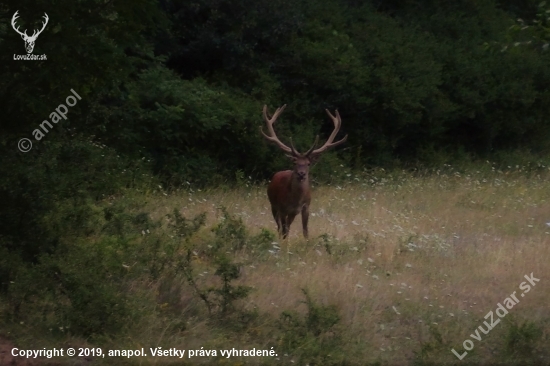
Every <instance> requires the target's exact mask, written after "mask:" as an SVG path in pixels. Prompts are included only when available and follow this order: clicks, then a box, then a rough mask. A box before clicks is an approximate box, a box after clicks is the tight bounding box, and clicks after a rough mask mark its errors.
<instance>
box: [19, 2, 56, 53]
mask: <svg viewBox="0 0 550 366" xmlns="http://www.w3.org/2000/svg"><path fill="white" fill-rule="evenodd" d="M18 12H19V10H17V11H16V12H15V14H13V18H11V26H12V27H13V30H15V31H16V32H17V33H19V35H21V38H23V41H25V49H26V50H27V53H32V51H33V50H34V42H36V39H37V38H38V36H39V35H40V33H42V31H43V30H44V28H46V24H48V20H49V18H48V14H46V13H44V20H45V21H44V22H42V29H40V30H37V29H35V30H34V32H33V33H32V36H29V35H28V34H27V30H26V29H25V31H24V32H21V31H20V30H19V27H17V28H15V21H16V20H17V18H19V15H17V13H18Z"/></svg>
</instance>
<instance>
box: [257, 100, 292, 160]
mask: <svg viewBox="0 0 550 366" xmlns="http://www.w3.org/2000/svg"><path fill="white" fill-rule="evenodd" d="M285 107H286V104H284V105H283V106H282V107H279V108H277V110H276V111H275V113H273V116H271V117H269V116H268V109H267V104H264V108H263V115H264V120H265V124H266V127H267V132H268V134H269V135H267V134H265V133H264V132H263V129H262V128H261V127H260V131H261V132H262V135H264V137H265V138H266V140H268V141H270V142H273V143H275V144H277V146H279V148H280V149H281V150H283V151H284V152H287V153H292V154H294V151H293V150H292V149H291V148H290V147H288V146H286V145H285V144H283V143H282V142H281V140H279V138H278V137H277V134H276V133H275V130H274V129H273V124H274V123H275V121H276V120H277V118H278V117H279V115H280V114H281V113H282V112H283V111H284V109H285Z"/></svg>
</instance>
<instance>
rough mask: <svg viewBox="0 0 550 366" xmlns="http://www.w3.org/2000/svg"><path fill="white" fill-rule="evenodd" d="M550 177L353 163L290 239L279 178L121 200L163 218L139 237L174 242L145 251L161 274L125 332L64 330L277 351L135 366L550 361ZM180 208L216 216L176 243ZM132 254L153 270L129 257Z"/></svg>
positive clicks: (317, 192) (119, 344)
mask: <svg viewBox="0 0 550 366" xmlns="http://www.w3.org/2000/svg"><path fill="white" fill-rule="evenodd" d="M311 175H312V176H313V178H314V175H315V171H314V170H313V172H312V173H311ZM549 177H550V175H549V174H548V171H547V170H546V168H545V167H538V168H536V169H526V168H524V167H519V166H518V167H510V168H509V169H507V170H505V171H500V170H498V169H495V168H492V167H491V164H489V163H487V166H486V167H484V169H482V170H474V169H472V170H470V171H466V172H458V171H456V170H455V169H453V167H451V166H445V167H443V168H442V169H441V170H437V171H433V172H429V173H428V172H426V173H419V172H405V171H398V172H386V171H383V170H378V171H374V172H369V173H363V174H361V175H358V176H355V175H353V174H351V173H350V174H349V175H348V176H347V177H346V181H345V182H340V183H338V184H334V183H333V184H330V183H325V184H319V185H318V184H316V183H315V182H314V183H313V186H314V188H313V198H312V204H311V207H310V212H311V215H310V223H309V233H310V240H309V241H306V240H305V239H303V237H302V233H301V220H300V217H297V218H296V220H295V221H294V223H293V224H292V226H291V230H290V237H289V239H288V240H287V241H285V242H281V241H279V240H278V239H277V238H276V237H275V234H276V233H275V227H276V225H275V222H274V220H273V217H272V216H271V212H270V208H269V202H268V200H267V197H266V192H265V188H266V187H265V185H257V184H252V183H246V182H243V183H242V184H241V187H239V188H218V189H208V190H204V189H203V190H201V189H195V188H193V187H192V186H189V188H188V189H185V190H178V191H174V192H164V191H163V190H162V189H161V188H159V189H157V190H156V191H153V190H151V191H149V192H138V193H135V195H128V196H126V197H118V198H117V197H111V198H110V199H109V200H110V202H109V203H108V204H113V203H114V202H116V201H119V200H126V201H129V202H134V203H136V202H139V207H140V208H139V210H136V212H138V211H143V212H147V213H148V214H149V216H150V219H151V221H152V222H158V225H157V226H149V227H150V229H149V228H145V227H144V229H143V230H142V231H141V232H139V231H138V232H136V233H135V234H136V235H135V236H134V237H133V239H132V240H131V241H132V242H133V243H134V244H133V245H137V246H138V247H139V245H144V244H146V246H144V247H143V248H146V247H148V248H150V247H151V246H152V245H153V246H154V245H157V246H160V248H161V249H160V250H158V251H156V252H151V253H153V254H150V253H149V254H147V259H146V260H145V261H146V262H147V263H148V265H150V267H148V268H149V271H150V272H153V271H152V270H151V268H153V265H151V264H150V263H153V262H154V263H157V264H159V263H162V265H161V266H160V267H159V265H156V266H157V267H156V268H157V269H156V272H155V273H157V274H156V275H155V276H151V277H147V279H145V277H143V276H140V275H138V276H134V277H132V280H129V281H127V282H126V283H125V285H124V289H125V291H127V292H130V293H132V294H134V295H135V296H136V299H137V300H132V301H135V302H136V304H137V305H136V307H137V308H139V309H140V310H139V313H140V315H139V316H137V317H135V319H138V320H134V321H133V322H132V323H131V324H129V322H128V324H126V323H125V324H126V325H125V326H124V329H123V330H122V335H120V336H113V337H111V338H109V337H98V338H97V339H83V338H81V337H78V336H77V335H74V334H71V332H70V331H64V332H62V333H59V334H58V335H57V336H56V337H57V338H55V339H56V341H55V342H57V343H55V344H57V345H59V342H60V341H61V342H64V343H63V344H72V345H80V346H88V347H92V346H98V345H101V347H102V348H103V349H140V348H141V347H144V348H145V349H146V350H147V351H148V350H149V348H155V347H158V346H160V347H163V349H169V348H172V347H175V348H177V349H186V350H197V355H198V354H199V353H198V351H199V350H201V347H203V349H204V350H214V349H216V350H221V349H232V348H236V349H251V348H253V347H255V348H256V349H271V347H273V349H274V350H275V351H276V353H277V356H276V357H231V358H226V357H221V356H220V354H219V351H218V354H217V356H218V357H192V358H190V359H189V358H188V357H187V356H186V357H185V358H183V359H182V360H179V359H177V358H171V357H152V356H151V355H150V352H147V353H149V355H148V357H139V358H136V357H134V358H130V359H125V358H119V359H117V360H118V361H117V362H118V363H117V364H129V365H134V364H136V365H138V364H139V365H148V364H151V365H163V364H172V363H174V364H220V365H222V364H223V365H243V364H265V365H272V364H285V365H292V364H296V365H412V364H414V365H431V364H433V365H443V364H445V365H446V364H453V365H458V364H465V365H478V364H483V365H485V364H507V365H508V364H509V365H519V364H530V365H533V364H549V363H550V351H549V350H548V348H547V346H548V344H550V310H549V309H550V308H549V306H548V303H550V267H549V266H548V258H550V205H549V202H550V201H549V200H550V182H549V181H548V178H549ZM220 206H223V207H225V213H224V211H223V210H220V209H219V207H220ZM136 207H137V206H136ZM174 209H176V210H177V211H178V212H179V214H181V215H182V217H185V218H187V221H185V219H183V220H184V221H183V222H184V225H183V226H185V227H186V228H187V229H185V230H188V229H189V227H190V225H191V224H190V222H191V220H190V219H192V218H193V217H196V216H197V215H201V214H202V213H205V216H203V220H204V222H203V225H201V226H200V228H199V226H196V229H195V230H193V231H192V232H188V233H187V232H184V231H181V230H180V234H181V235H182V236H185V237H186V239H185V241H184V242H183V244H182V245H181V246H179V247H177V248H176V249H174V248H172V249H170V250H171V251H169V250H168V249H162V248H163V247H162V245H163V244H162V241H163V240H164V239H167V238H169V237H172V238H173V237H174V235H171V234H170V235H169V234H167V232H168V231H170V230H171V229H170V228H172V229H173V228H174V225H176V226H177V223H175V222H176V221H178V219H177V218H174V216H173V215H174V214H173V211H174ZM179 220H180V224H181V220H182V219H181V217H180V219H179ZM186 225H187V226H186ZM183 226H181V225H180V227H183ZM175 232H177V230H176V231H175ZM149 237H151V238H152V237H155V239H154V240H152V241H151V240H150V241H149V242H148V241H147V240H149V239H148V238H149ZM163 238H164V239H163ZM154 242H155V243H157V244H152V243H154ZM140 243H141V244H140ZM142 250H148V249H142ZM154 253H157V254H154ZM159 253H160V254H159ZM185 253H187V254H185ZM214 253H222V254H223V255H224V258H225V259H226V262H224V261H223V260H222V261H220V260H219V257H217V255H215V254H214ZM162 255H165V256H166V258H165V259H164V262H162V261H160V260H159V258H160V257H161V256H162ZM168 257H169V258H168ZM175 258H180V259H179V260H176V259H175ZM216 258H218V259H216ZM172 260H173V261H174V262H171V261H172ZM232 264H235V265H236V267H235V268H238V270H237V273H233V275H231V274H228V273H230V272H231V268H233V267H231V265H232ZM123 266H125V268H127V269H128V271H130V272H131V271H132V268H138V267H139V266H138V265H137V264H135V263H133V260H132V259H129V258H124V262H123ZM224 266H225V267H224ZM140 268H141V267H140ZM140 270H141V269H140ZM531 273H532V274H533V277H535V278H537V279H540V281H539V282H536V285H535V286H531V290H530V291H529V292H528V293H524V294H523V295H524V296H523V297H522V296H521V295H520V294H521V293H522V292H523V290H522V289H520V284H521V283H522V282H526V279H525V278H524V275H531ZM224 276H225V277H224ZM224 278H225V280H224ZM527 283H528V282H527ZM239 286H241V287H239ZM514 291H515V292H516V293H515V296H516V297H517V299H518V300H519V302H518V303H517V304H516V305H514V306H513V308H510V309H509V310H508V313H507V314H505V316H503V318H502V319H501V320H500V322H499V323H498V324H495V325H494V329H492V330H490V332H487V334H484V333H483V332H481V331H479V330H478V332H477V335H476V329H478V327H479V326H482V327H483V328H484V329H486V328H487V327H486V326H484V325H483V322H484V321H486V322H487V323H489V324H490V318H487V319H484V317H485V316H486V314H488V313H489V312H491V311H492V312H493V316H494V322H496V321H497V319H499V316H498V315H497V313H496V312H495V311H496V309H497V307H498V304H499V303H501V304H504V301H505V299H506V298H508V297H510V295H511V294H512V293H513V292H514ZM499 311H500V313H501V314H502V310H499ZM470 334H473V335H474V336H476V337H478V338H479V337H480V338H481V340H476V339H474V338H472V337H471V336H470ZM29 339H30V337H27V338H26V340H25V337H24V336H23V337H21V338H20V340H21V342H22V343H23V344H27V345H30V343H29V342H30V341H29ZM467 339H469V340H470V341H471V343H468V342H467V343H465V345H466V347H469V348H470V351H468V353H467V355H465V356H464V357H463V359H462V360H459V359H458V358H457V356H455V355H454V354H453V352H452V351H451V349H454V350H455V351H456V353H457V354H459V355H462V354H463V353H464V352H465V349H464V346H463V342H464V341H466V340H467ZM46 344H47V342H46ZM472 345H473V349H472V348H471V347H472ZM91 360H95V362H97V364H112V362H113V359H107V358H105V359H102V358H93V357H92V358H91Z"/></svg>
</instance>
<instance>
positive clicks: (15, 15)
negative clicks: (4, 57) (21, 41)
mask: <svg viewBox="0 0 550 366" xmlns="http://www.w3.org/2000/svg"><path fill="white" fill-rule="evenodd" d="M17 13H19V10H17V11H16V12H15V14H13V17H12V18H11V26H12V28H13V30H14V31H16V32H17V33H19V34H20V35H21V37H23V36H25V37H29V36H27V30H26V29H25V33H21V32H20V31H19V27H17V28H15V21H16V20H17V18H19V16H18V15H17Z"/></svg>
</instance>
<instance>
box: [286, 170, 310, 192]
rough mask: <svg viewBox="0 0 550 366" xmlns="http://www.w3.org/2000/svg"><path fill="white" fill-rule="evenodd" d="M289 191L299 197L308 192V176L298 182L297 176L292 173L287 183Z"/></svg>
mask: <svg viewBox="0 0 550 366" xmlns="http://www.w3.org/2000/svg"><path fill="white" fill-rule="evenodd" d="M289 190H290V191H291V192H293V193H295V194H296V195H299V196H301V195H302V194H303V193H304V192H307V191H309V176H306V178H305V179H304V180H300V179H299V178H298V174H296V173H295V172H292V176H291V179H290V182H289Z"/></svg>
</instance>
